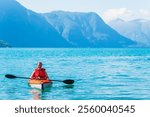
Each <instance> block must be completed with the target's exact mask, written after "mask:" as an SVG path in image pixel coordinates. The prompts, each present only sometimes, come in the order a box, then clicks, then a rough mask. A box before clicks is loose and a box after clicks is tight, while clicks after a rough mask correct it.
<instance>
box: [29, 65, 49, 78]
mask: <svg viewBox="0 0 150 117" xmlns="http://www.w3.org/2000/svg"><path fill="white" fill-rule="evenodd" d="M30 79H31V80H48V75H47V73H46V70H45V69H44V68H42V62H38V64H37V68H36V69H35V70H34V71H33V73H32V75H31V77H30Z"/></svg>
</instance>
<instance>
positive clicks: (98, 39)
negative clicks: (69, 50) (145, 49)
mask: <svg viewBox="0 0 150 117" xmlns="http://www.w3.org/2000/svg"><path fill="white" fill-rule="evenodd" d="M42 15H43V16H44V17H45V19H46V20H47V21H48V22H49V24H50V25H52V26H53V27H54V28H55V29H56V30H57V31H58V32H59V34H60V35H62V37H63V38H65V40H66V41H68V42H69V43H70V44H71V45H74V46H76V47H129V46H131V45H133V44H134V42H133V41H131V40H130V39H128V38H125V37H123V36H121V35H120V34H119V33H117V32H116V31H115V30H113V29H112V28H111V27H109V26H108V25H107V24H105V22H104V21H103V20H102V19H101V18H100V17H99V16H98V15H97V14H96V13H93V12H90V13H78V12H64V11H54V12H50V13H44V14H42Z"/></svg>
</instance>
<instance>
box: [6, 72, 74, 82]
mask: <svg viewBox="0 0 150 117" xmlns="http://www.w3.org/2000/svg"><path fill="white" fill-rule="evenodd" d="M5 77H6V78H9V79H15V78H22V79H30V78H28V77H18V76H15V75H12V74H6V75H5ZM52 81H57V82H63V83H65V84H73V83H74V80H71V79H68V80H52Z"/></svg>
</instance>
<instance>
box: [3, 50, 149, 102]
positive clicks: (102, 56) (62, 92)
mask: <svg viewBox="0 0 150 117" xmlns="http://www.w3.org/2000/svg"><path fill="white" fill-rule="evenodd" d="M39 61H41V62H43V67H44V68H45V69H46V71H47V73H48V75H49V78H50V79H53V80H65V79H73V80H75V83H74V85H71V86H69V85H65V84H64V83H62V82H53V85H52V86H51V87H50V88H48V89H46V90H43V91H41V90H37V89H32V88H31V87H29V86H28V80H27V79H21V78H18V79H7V78H5V77H4V75H5V74H13V75H16V76H20V77H30V75H31V73H32V71H33V70H34V68H35V67H36V64H37V62H39ZM0 68H1V70H0V100H20V99H21V100H35V99H41V100H150V49H145V48H130V49H129V48H124V49H118V48H117V49H113V48H111V49H108V48H100V49H97V48H94V49H90V48H81V49H80V48H79V49H75V48H74V49H66V48H64V49H62V48H61V49H57V48H55V49H46V48H45V49H44V48H42V49H41V48H37V49H35V48H27V49H24V48H5V49H0Z"/></svg>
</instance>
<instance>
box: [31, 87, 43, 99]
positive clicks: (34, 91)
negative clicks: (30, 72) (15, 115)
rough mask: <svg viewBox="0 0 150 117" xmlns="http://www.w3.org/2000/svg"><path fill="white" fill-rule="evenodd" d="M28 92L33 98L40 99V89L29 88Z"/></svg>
mask: <svg viewBox="0 0 150 117" xmlns="http://www.w3.org/2000/svg"><path fill="white" fill-rule="evenodd" d="M30 93H31V94H32V95H33V99H34V100H41V94H42V91H41V90H38V89H31V90H30Z"/></svg>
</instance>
